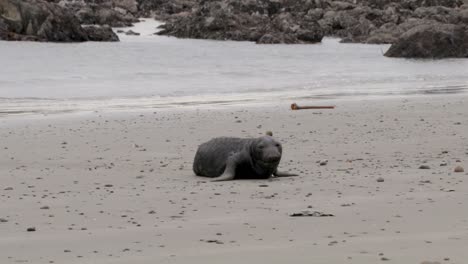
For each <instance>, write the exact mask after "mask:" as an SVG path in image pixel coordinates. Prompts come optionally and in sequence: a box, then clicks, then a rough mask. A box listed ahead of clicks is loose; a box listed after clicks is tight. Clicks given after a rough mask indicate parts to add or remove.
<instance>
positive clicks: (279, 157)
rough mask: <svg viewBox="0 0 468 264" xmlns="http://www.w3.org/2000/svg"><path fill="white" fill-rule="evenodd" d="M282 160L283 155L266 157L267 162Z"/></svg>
mask: <svg viewBox="0 0 468 264" xmlns="http://www.w3.org/2000/svg"><path fill="white" fill-rule="evenodd" d="M280 159H281V155H269V156H267V157H266V161H267V162H278V161H280Z"/></svg>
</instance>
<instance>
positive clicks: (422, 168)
mask: <svg viewBox="0 0 468 264" xmlns="http://www.w3.org/2000/svg"><path fill="white" fill-rule="evenodd" d="M430 168H431V167H429V166H428V165H421V166H419V169H421V170H429V169H430Z"/></svg>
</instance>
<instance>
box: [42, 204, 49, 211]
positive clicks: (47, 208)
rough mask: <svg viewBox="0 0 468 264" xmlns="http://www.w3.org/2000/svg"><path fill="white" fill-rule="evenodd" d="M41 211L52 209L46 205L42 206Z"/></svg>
mask: <svg viewBox="0 0 468 264" xmlns="http://www.w3.org/2000/svg"><path fill="white" fill-rule="evenodd" d="M40 209H42V210H49V209H50V207H49V206H47V205H44V206H42V207H41V208H40Z"/></svg>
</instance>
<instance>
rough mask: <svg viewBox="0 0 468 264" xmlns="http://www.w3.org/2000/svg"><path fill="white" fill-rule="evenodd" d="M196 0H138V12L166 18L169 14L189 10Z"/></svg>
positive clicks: (145, 15) (147, 15)
mask: <svg viewBox="0 0 468 264" xmlns="http://www.w3.org/2000/svg"><path fill="white" fill-rule="evenodd" d="M198 2H199V1H198V0H172V1H168V0H138V13H139V15H140V16H143V17H156V18H157V19H159V20H167V19H168V18H169V17H170V16H172V15H176V14H181V13H183V12H190V11H191V10H192V8H194V7H196V6H198Z"/></svg>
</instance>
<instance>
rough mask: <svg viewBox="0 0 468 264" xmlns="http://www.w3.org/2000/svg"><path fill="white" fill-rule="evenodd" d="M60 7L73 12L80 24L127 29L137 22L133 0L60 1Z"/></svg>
mask: <svg viewBox="0 0 468 264" xmlns="http://www.w3.org/2000/svg"><path fill="white" fill-rule="evenodd" d="M60 5H61V6H63V7H65V8H66V9H68V10H70V11H71V12H73V13H74V14H75V15H76V17H77V18H78V20H79V21H80V23H81V24H86V25H108V26H111V27H129V26H132V25H133V23H136V22H138V19H137V18H136V17H135V14H137V13H138V7H137V2H136V1H135V0H99V1H95V0H84V1H74V0H61V1H60Z"/></svg>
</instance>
